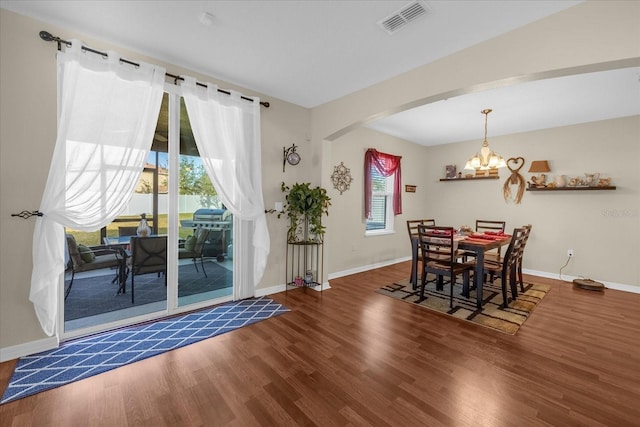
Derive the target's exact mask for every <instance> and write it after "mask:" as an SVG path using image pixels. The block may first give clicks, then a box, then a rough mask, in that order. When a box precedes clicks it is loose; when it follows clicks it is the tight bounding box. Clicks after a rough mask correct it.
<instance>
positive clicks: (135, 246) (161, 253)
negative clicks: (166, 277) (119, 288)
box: [131, 236, 167, 275]
mask: <svg viewBox="0 0 640 427" xmlns="http://www.w3.org/2000/svg"><path fill="white" fill-rule="evenodd" d="M131 267H132V274H134V275H135V274H144V273H155V272H161V271H166V269H167V236H156V237H132V238H131Z"/></svg>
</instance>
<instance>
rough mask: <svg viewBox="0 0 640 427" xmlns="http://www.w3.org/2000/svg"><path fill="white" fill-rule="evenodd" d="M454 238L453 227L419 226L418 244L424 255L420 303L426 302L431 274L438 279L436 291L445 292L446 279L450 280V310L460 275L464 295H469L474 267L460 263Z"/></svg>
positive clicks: (466, 263) (471, 264) (470, 264)
mask: <svg viewBox="0 0 640 427" xmlns="http://www.w3.org/2000/svg"><path fill="white" fill-rule="evenodd" d="M454 237H455V230H454V229H453V227H437V226H428V225H418V242H419V245H420V251H421V253H422V280H421V288H420V299H419V301H418V302H421V301H424V288H425V286H426V282H427V274H429V273H431V274H435V275H436V277H437V280H436V290H444V277H445V276H446V277H448V278H449V282H450V287H451V290H450V295H449V307H450V308H452V307H453V287H454V285H455V282H456V278H457V276H458V275H460V274H462V276H463V285H462V286H463V288H462V289H463V291H462V293H463V294H464V295H468V294H469V272H470V271H471V269H473V267H474V265H473V263H468V262H458V256H457V254H456V249H457V248H456V245H455V242H454Z"/></svg>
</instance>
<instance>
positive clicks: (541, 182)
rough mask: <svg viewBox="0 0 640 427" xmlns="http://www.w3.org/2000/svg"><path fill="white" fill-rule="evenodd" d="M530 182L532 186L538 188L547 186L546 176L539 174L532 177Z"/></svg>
mask: <svg viewBox="0 0 640 427" xmlns="http://www.w3.org/2000/svg"><path fill="white" fill-rule="evenodd" d="M531 181H533V184H534V186H536V187H538V188H542V187H546V185H547V176H546V175H545V174H543V173H541V174H540V175H538V176H532V177H531Z"/></svg>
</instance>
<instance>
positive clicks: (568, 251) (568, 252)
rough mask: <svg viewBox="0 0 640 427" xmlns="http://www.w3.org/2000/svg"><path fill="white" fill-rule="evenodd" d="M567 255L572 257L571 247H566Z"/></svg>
mask: <svg viewBox="0 0 640 427" xmlns="http://www.w3.org/2000/svg"><path fill="white" fill-rule="evenodd" d="M567 256H568V257H569V258H573V249H567Z"/></svg>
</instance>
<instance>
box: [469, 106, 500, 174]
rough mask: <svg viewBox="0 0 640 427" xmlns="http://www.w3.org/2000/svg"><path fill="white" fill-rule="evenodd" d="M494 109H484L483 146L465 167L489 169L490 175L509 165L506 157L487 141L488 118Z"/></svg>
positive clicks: (477, 169) (478, 169)
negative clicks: (494, 149)
mask: <svg viewBox="0 0 640 427" xmlns="http://www.w3.org/2000/svg"><path fill="white" fill-rule="evenodd" d="M492 111H493V110H491V109H489V108H487V109H486V110H482V111H481V113H482V114H484V141H482V148H481V149H480V151H479V152H478V153H476V154H475V155H474V156H473V157H472V158H470V159H469V160H468V161H467V164H466V165H465V166H464V168H465V169H475V170H476V172H477V171H486V170H488V171H489V174H490V175H497V173H498V168H504V167H507V162H505V161H504V158H502V156H501V155H500V154H498V153H496V152H494V151H493V150H491V149H490V148H489V141H487V119H488V117H489V113H490V112H492Z"/></svg>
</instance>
